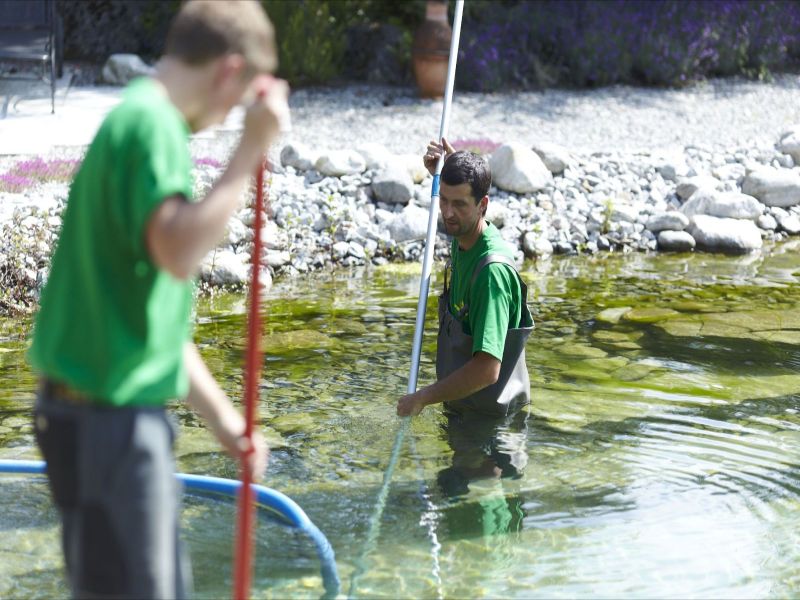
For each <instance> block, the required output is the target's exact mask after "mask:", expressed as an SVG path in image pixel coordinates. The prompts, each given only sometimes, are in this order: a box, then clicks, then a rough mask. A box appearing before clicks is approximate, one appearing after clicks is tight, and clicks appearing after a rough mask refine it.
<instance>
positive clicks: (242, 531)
mask: <svg viewBox="0 0 800 600" xmlns="http://www.w3.org/2000/svg"><path fill="white" fill-rule="evenodd" d="M267 167H268V165H267V162H266V160H265V161H264V162H263V163H262V164H261V165H259V168H258V170H257V171H256V205H255V213H256V214H255V219H254V221H253V229H254V236H253V258H252V260H251V263H252V265H253V272H252V277H251V283H250V313H249V317H248V327H247V355H246V358H245V386H244V403H245V430H244V435H245V437H246V438H247V439H248V440H249V441H250V444H249V447H250V448H252V447H253V444H252V440H253V423H254V422H255V419H256V400H257V398H258V381H259V372H260V370H261V344H260V342H261V331H260V329H261V328H260V322H259V296H260V293H261V290H260V284H259V272H260V271H261V268H260V267H261V229H262V221H263V214H264V171H265V170H266V169H267ZM246 460H247V455H243V456H242V457H241V461H242V464H241V479H242V487H241V489H240V490H239V511H238V520H237V536H236V558H235V562H234V572H233V582H234V587H233V600H246V599H247V598H249V597H250V582H251V578H252V565H253V556H254V554H255V552H254V549H253V515H254V512H255V506H254V502H253V488H252V487H251V484H252V483H253V481H252V477H251V475H250V473H249V472H248V470H247V469H246V468H245V461H246Z"/></svg>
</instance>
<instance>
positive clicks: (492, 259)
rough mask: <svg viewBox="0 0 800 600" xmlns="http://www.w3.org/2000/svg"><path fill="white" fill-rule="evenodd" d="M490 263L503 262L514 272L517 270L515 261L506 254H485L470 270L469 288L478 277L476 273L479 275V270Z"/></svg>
mask: <svg viewBox="0 0 800 600" xmlns="http://www.w3.org/2000/svg"><path fill="white" fill-rule="evenodd" d="M492 263H504V264H506V265H508V266H509V267H511V268H512V269H514V273H516V272H517V265H516V263H515V262H514V261H513V260H511V259H510V258H508V257H507V256H503V255H502V254H487V255H486V256H484V257H483V258H482V259H480V260H479V261H478V264H477V265H475V269H474V270H473V271H472V279H470V280H469V287H470V289H472V286H473V285H475V281H476V280H477V279H478V275H480V273H481V271H483V268H484V267H485V266H487V265H490V264H492Z"/></svg>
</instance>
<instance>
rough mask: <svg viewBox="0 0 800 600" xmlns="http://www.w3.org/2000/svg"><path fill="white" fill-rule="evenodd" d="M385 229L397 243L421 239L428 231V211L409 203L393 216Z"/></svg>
mask: <svg viewBox="0 0 800 600" xmlns="http://www.w3.org/2000/svg"><path fill="white" fill-rule="evenodd" d="M387 229H388V230H389V233H391V235H392V239H393V240H394V241H395V242H397V243H400V242H408V241H410V240H423V239H425V236H426V235H427V233H428V211H427V210H424V209H422V208H420V207H419V206H415V205H414V204H409V205H408V206H406V207H405V208H404V209H403V210H402V212H400V213H398V214H396V215H395V216H394V219H392V220H391V221H390V222H389V223H388V224H387Z"/></svg>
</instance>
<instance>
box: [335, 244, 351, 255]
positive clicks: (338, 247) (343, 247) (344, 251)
mask: <svg viewBox="0 0 800 600" xmlns="http://www.w3.org/2000/svg"><path fill="white" fill-rule="evenodd" d="M349 253H350V242H336V243H335V244H334V245H333V255H334V256H335V257H336V258H344V257H345V256H347V255H348V254H349Z"/></svg>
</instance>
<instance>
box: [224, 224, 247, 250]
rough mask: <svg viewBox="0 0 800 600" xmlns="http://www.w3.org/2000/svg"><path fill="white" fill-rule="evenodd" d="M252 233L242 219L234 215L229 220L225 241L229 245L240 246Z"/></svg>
mask: <svg viewBox="0 0 800 600" xmlns="http://www.w3.org/2000/svg"><path fill="white" fill-rule="evenodd" d="M249 235H250V230H249V229H248V228H247V226H246V225H245V224H244V223H242V222H241V220H239V219H237V218H236V217H233V218H232V219H231V220H230V221H228V226H227V228H226V229H225V240H224V243H225V244H227V245H229V246H238V245H239V244H241V243H242V242H244V241H246V240H247V238H248V237H249Z"/></svg>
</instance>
